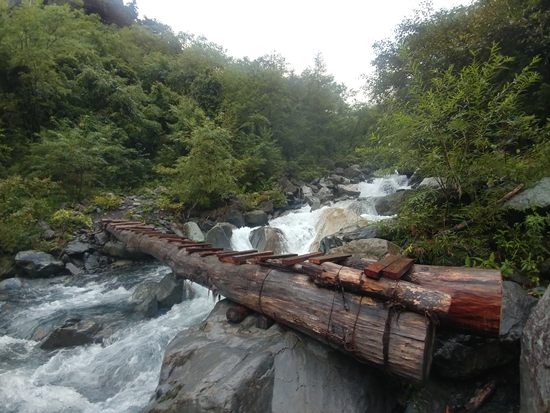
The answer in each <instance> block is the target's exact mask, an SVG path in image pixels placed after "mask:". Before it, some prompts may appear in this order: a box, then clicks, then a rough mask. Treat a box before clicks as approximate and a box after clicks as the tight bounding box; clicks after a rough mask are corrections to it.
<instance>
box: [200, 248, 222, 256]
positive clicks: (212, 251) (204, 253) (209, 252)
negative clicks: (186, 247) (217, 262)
mask: <svg viewBox="0 0 550 413" xmlns="http://www.w3.org/2000/svg"><path fill="white" fill-rule="evenodd" d="M220 251H223V248H207V249H205V250H204V251H202V252H200V251H199V255H200V256H201V257H208V256H210V255H216V253H217V252H220Z"/></svg>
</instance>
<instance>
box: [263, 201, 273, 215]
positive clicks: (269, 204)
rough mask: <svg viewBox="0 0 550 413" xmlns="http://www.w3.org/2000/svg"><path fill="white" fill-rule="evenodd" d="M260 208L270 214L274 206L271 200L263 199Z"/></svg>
mask: <svg viewBox="0 0 550 413" xmlns="http://www.w3.org/2000/svg"><path fill="white" fill-rule="evenodd" d="M260 209H261V210H262V211H264V212H265V213H266V214H272V213H273V210H274V209H275V206H274V205H273V202H271V201H263V202H262V203H261V204H260Z"/></svg>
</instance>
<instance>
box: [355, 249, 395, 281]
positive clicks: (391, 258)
mask: <svg viewBox="0 0 550 413" xmlns="http://www.w3.org/2000/svg"><path fill="white" fill-rule="evenodd" d="M398 259H399V255H388V256H387V257H384V258H382V259H381V260H380V261H378V262H377V263H376V264H372V265H369V266H368V267H366V268H365V269H364V270H363V273H364V274H365V275H366V276H367V277H369V278H374V279H375V280H378V279H379V278H380V273H381V272H382V270H383V269H384V268H386V267H387V266H388V265H391V264H393V263H394V262H395V261H397V260H398Z"/></svg>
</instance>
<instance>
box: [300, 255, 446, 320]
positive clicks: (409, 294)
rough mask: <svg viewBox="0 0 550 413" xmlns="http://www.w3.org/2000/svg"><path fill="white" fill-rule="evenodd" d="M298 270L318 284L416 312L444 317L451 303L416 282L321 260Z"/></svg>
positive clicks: (306, 263) (439, 294)
mask: <svg viewBox="0 0 550 413" xmlns="http://www.w3.org/2000/svg"><path fill="white" fill-rule="evenodd" d="M302 270H303V271H304V272H305V273H306V274H309V275H310V276H311V278H312V280H313V282H314V283H315V284H317V285H319V286H321V287H330V288H340V286H342V287H343V288H344V289H346V290H348V291H352V292H357V293H360V294H363V295H367V296H370V297H373V298H377V299H380V300H384V301H390V300H391V301H393V302H394V303H396V304H400V305H403V306H404V307H406V308H408V309H409V310H411V311H415V312H417V313H420V314H428V315H435V316H437V317H438V318H441V319H445V318H446V317H447V314H448V313H449V309H450V307H451V296H450V295H449V294H445V293H442V292H440V291H434V290H431V289H427V288H424V287H421V286H419V285H416V284H413V283H410V282H404V281H394V280H390V279H387V278H380V279H379V280H373V279H372V278H368V277H365V276H364V274H363V272H362V271H361V270H356V269H353V268H350V267H344V266H342V265H338V264H334V263H332V262H325V263H323V264H321V265H316V264H312V263H308V262H304V263H303V264H302Z"/></svg>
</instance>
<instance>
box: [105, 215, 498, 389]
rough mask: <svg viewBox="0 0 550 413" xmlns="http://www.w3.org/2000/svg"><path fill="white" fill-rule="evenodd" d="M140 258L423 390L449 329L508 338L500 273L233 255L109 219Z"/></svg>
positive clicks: (408, 263)
mask: <svg viewBox="0 0 550 413" xmlns="http://www.w3.org/2000/svg"><path fill="white" fill-rule="evenodd" d="M103 224H104V226H105V229H106V230H107V231H108V232H109V233H111V234H112V235H113V236H114V237H116V238H117V239H118V240H120V241H122V242H124V243H125V244H126V248H127V249H128V250H129V251H132V252H141V253H146V254H149V255H151V256H153V257H155V258H156V259H158V260H160V261H161V262H163V263H165V264H167V265H168V266H169V267H170V268H171V269H172V270H173V271H174V273H175V274H176V275H177V276H181V277H183V278H185V279H188V280H191V281H193V282H196V283H198V284H201V285H203V286H205V287H207V288H209V289H210V290H212V291H213V293H214V294H220V295H223V296H224V297H226V298H228V299H230V300H232V301H235V302H236V303H239V304H241V305H242V306H245V307H247V308H249V309H252V310H254V311H256V312H258V313H260V314H262V315H263V316H266V317H269V318H271V319H274V320H275V321H276V322H278V323H281V324H284V325H286V326H289V327H291V328H293V329H295V330H298V331H301V332H303V333H305V334H306V335H308V336H310V337H313V338H315V339H317V340H319V341H321V342H324V343H326V344H328V345H329V346H331V347H333V348H336V349H338V350H340V351H342V352H344V353H346V354H348V355H350V356H352V357H354V358H355V359H357V360H358V361H360V362H363V363H366V364H371V365H374V366H377V367H379V368H381V369H383V370H384V371H386V372H388V373H390V374H393V375H395V376H398V377H400V378H403V379H405V380H408V381H410V382H414V383H422V382H424V380H425V379H426V378H427V377H428V375H429V371H430V367H431V362H432V354H433V342H434V335H435V332H434V331H435V326H436V325H437V324H439V323H441V324H445V325H447V326H449V327H452V328H456V329H460V330H466V331H469V332H472V333H475V334H478V335H485V336H492V337H498V336H499V330H500V318H501V306H502V281H501V274H500V272H499V271H496V270H486V269H473V268H461V267H437V266H427V265H413V263H412V260H408V259H406V258H402V257H395V256H394V257H390V258H385V259H384V260H381V261H379V262H374V261H368V260H358V259H354V258H353V257H350V256H349V255H324V254H323V253H312V254H305V255H298V254H284V255H275V254H274V253H273V252H271V251H262V252H259V251H256V250H249V251H224V250H223V249H221V248H215V247H212V246H211V245H210V244H208V243H197V242H193V241H190V240H188V239H184V238H180V237H178V236H177V235H175V234H166V233H163V232H160V231H157V230H155V228H154V227H152V226H148V225H144V224H143V223H141V222H135V221H126V220H103Z"/></svg>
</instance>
